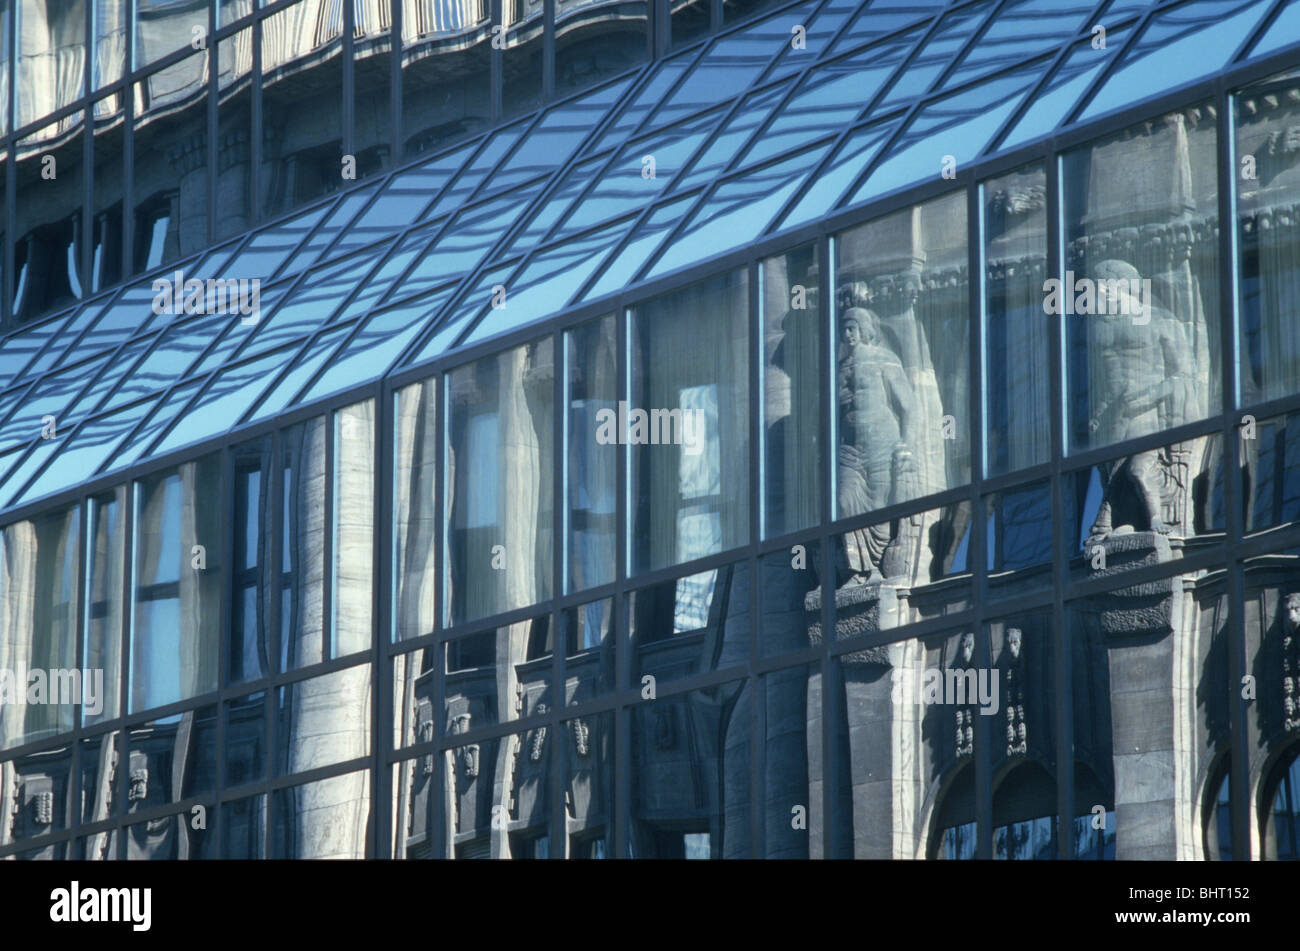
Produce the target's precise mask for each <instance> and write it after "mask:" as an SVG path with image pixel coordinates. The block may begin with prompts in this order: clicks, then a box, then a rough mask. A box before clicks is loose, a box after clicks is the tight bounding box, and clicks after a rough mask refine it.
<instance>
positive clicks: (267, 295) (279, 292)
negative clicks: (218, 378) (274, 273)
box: [189, 281, 293, 376]
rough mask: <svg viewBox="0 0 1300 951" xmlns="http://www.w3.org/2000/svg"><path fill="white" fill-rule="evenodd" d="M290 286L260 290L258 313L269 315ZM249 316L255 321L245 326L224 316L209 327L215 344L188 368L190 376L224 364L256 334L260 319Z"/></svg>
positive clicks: (284, 285)
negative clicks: (214, 338)
mask: <svg viewBox="0 0 1300 951" xmlns="http://www.w3.org/2000/svg"><path fill="white" fill-rule="evenodd" d="M292 286H293V285H292V283H291V282H290V281H281V282H280V283H279V284H276V285H274V286H272V287H266V288H262V290H261V293H260V295H259V296H260V297H261V300H260V301H259V302H258V304H259V308H258V309H259V311H260V313H261V314H269V313H271V311H272V310H274V309H275V305H276V303H278V302H279V300H280V299H281V298H282V297H284V295H285V294H287V293H288V292H289V290H290V289H291V288H292ZM241 316H242V315H241ZM249 316H250V317H257V320H256V321H254V322H253V323H251V324H245V323H244V322H243V320H242V319H240V320H236V319H235V318H234V317H233V316H231V315H226V316H225V317H224V319H222V320H220V321H219V322H218V323H215V324H211V325H209V326H210V327H211V329H212V333H213V336H214V337H216V338H217V340H216V343H215V344H214V345H213V347H212V349H211V350H209V351H208V352H207V353H206V354H204V355H203V357H202V358H200V359H199V361H198V362H197V363H195V364H194V366H192V367H191V368H190V371H189V372H190V375H192V376H203V375H204V374H206V373H208V372H210V371H212V370H215V369H216V368H217V367H219V366H222V365H223V364H225V362H226V361H227V360H228V359H230V357H231V355H232V354H234V352H235V350H236V349H237V348H238V347H239V346H240V345H241V344H242V343H244V342H245V341H246V340H248V339H249V338H250V337H251V336H252V335H253V334H255V333H256V332H257V325H258V324H259V323H260V322H261V318H260V316H258V315H249Z"/></svg>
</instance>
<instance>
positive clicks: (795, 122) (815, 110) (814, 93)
mask: <svg viewBox="0 0 1300 951" xmlns="http://www.w3.org/2000/svg"><path fill="white" fill-rule="evenodd" d="M910 46H911V40H910V39H909V40H908V41H907V42H900V43H887V44H885V45H883V46H879V47H872V48H871V49H869V50H864V51H863V52H861V53H858V54H856V55H854V56H850V57H848V58H847V59H840V60H836V61H835V62H833V63H826V64H824V65H822V66H819V67H818V68H817V69H816V70H814V71H813V73H812V74H811V75H809V76H808V77H807V78H806V79H805V80H804V82H803V84H802V85H801V87H800V89H799V91H798V92H796V93H795V94H794V96H792V97H791V98H790V100H789V101H788V102H787V103H786V104H785V105H784V106H782V107H781V108H780V110H779V111H778V114H777V116H776V118H775V119H774V120H773V121H772V124H771V125H770V126H768V127H767V128H766V129H765V130H764V131H763V134H762V135H761V136H760V137H759V138H758V140H757V141H756V142H755V143H754V144H753V145H752V146H751V147H750V150H749V152H748V153H747V154H746V156H745V162H746V164H748V163H751V162H761V161H763V160H764V159H767V158H770V157H772V156H774V155H780V154H781V153H783V152H788V151H790V150H791V149H794V148H798V147H800V146H802V145H806V144H807V143H809V142H814V141H816V140H817V139H819V138H822V137H823V136H826V135H829V134H831V133H832V132H839V131H840V130H841V129H843V128H844V127H845V126H847V125H851V124H852V123H853V121H854V120H855V119H856V118H857V117H858V113H860V112H861V111H862V110H863V109H864V108H865V107H866V105H867V104H868V103H869V102H870V101H871V99H872V97H873V96H875V95H876V93H878V92H879V91H880V88H881V87H882V86H884V84H885V83H886V82H887V81H888V80H889V77H890V76H892V75H893V74H894V71H895V70H896V69H897V68H898V66H899V65H900V64H901V63H902V62H903V57H904V56H905V55H906V53H907V50H908V48H909V47H910Z"/></svg>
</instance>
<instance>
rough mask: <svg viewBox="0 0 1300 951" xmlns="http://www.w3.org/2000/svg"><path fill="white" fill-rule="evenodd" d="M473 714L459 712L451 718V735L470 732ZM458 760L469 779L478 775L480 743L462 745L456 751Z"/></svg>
mask: <svg viewBox="0 0 1300 951" xmlns="http://www.w3.org/2000/svg"><path fill="white" fill-rule="evenodd" d="M470 721H471V716H470V714H468V713H458V714H456V715H455V716H454V717H452V718H451V729H450V732H451V735H452V736H459V735H460V734H462V733H468V732H469V726H470ZM456 760H457V762H458V763H459V764H460V768H461V769H462V770H463V771H464V773H465V775H466V776H467V777H468V778H469V779H474V778H475V777H477V776H478V766H479V762H478V761H479V755H478V744H477V743H471V744H470V745H469V746H462V747H461V748H460V749H459V750H457V751H456Z"/></svg>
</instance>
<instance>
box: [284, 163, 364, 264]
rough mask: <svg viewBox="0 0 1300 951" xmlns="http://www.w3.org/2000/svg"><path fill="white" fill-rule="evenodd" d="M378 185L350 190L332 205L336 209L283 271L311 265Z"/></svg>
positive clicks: (358, 210)
mask: <svg viewBox="0 0 1300 951" xmlns="http://www.w3.org/2000/svg"><path fill="white" fill-rule="evenodd" d="M377 187H378V186H376V185H371V186H370V187H368V188H362V189H359V190H357V191H352V192H348V193H347V194H346V195H344V196H343V197H342V198H340V199H339V201H338V203H337V204H335V205H333V206H332V207H333V209H334V210H333V211H332V212H330V214H329V215H328V216H327V217H326V218H325V220H324V221H322V222H321V224H320V227H318V228H317V229H316V231H315V233H313V234H312V236H311V237H310V238H308V239H307V240H306V241H305V242H303V245H302V247H301V248H299V249H298V253H296V254H295V255H294V256H293V257H292V258H290V259H289V263H287V264H286V265H285V266H284V269H283V271H282V272H281V273H282V274H284V275H289V274H297V273H298V272H299V271H301V270H304V269H305V268H308V267H310V266H311V265H312V264H313V263H314V262H315V261H316V258H317V257H318V256H319V255H320V253H321V252H322V251H324V250H325V249H326V248H327V247H329V245H330V243H331V242H332V241H333V240H334V239H335V238H336V237H338V234H339V232H340V231H342V230H343V229H344V228H346V227H347V226H348V225H349V224H350V223H351V221H352V219H353V218H355V217H356V216H357V213H358V212H360V211H361V209H362V208H364V207H365V206H366V203H367V202H369V201H370V196H371V195H373V194H374V193H375V190H376V188H377ZM327 207H330V206H327Z"/></svg>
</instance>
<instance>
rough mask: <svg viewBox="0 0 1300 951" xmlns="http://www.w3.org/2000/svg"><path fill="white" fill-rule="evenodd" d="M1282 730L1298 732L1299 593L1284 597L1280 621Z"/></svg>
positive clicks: (1299, 688)
mask: <svg viewBox="0 0 1300 951" xmlns="http://www.w3.org/2000/svg"><path fill="white" fill-rule="evenodd" d="M1282 630H1283V637H1282V713H1283V718H1282V729H1284V730H1286V731H1287V732H1288V733H1290V732H1292V731H1294V730H1300V636H1297V635H1300V591H1293V592H1292V593H1291V594H1288V595H1287V596H1286V618H1285V619H1284V620H1283V621H1282Z"/></svg>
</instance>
